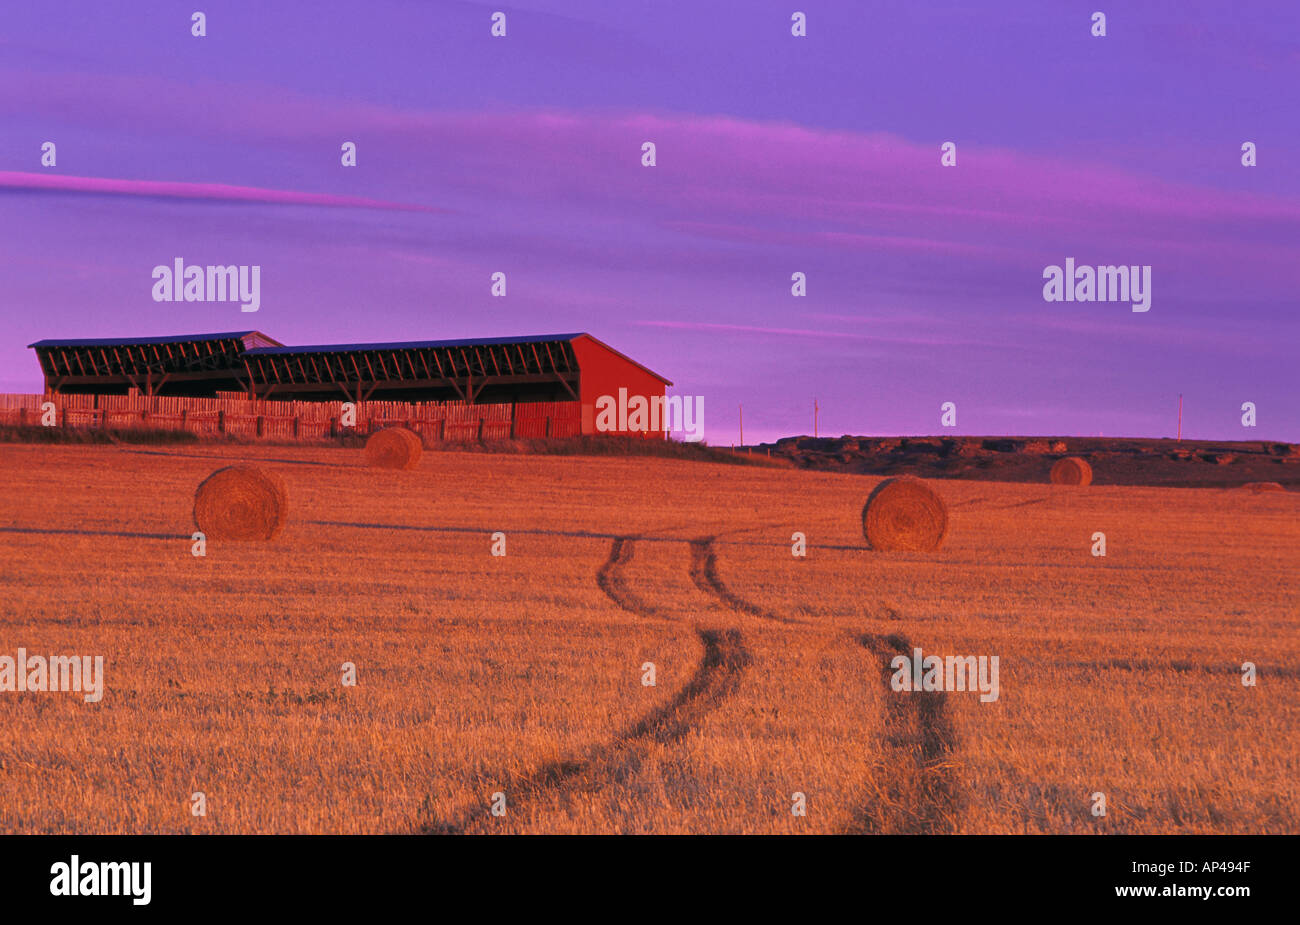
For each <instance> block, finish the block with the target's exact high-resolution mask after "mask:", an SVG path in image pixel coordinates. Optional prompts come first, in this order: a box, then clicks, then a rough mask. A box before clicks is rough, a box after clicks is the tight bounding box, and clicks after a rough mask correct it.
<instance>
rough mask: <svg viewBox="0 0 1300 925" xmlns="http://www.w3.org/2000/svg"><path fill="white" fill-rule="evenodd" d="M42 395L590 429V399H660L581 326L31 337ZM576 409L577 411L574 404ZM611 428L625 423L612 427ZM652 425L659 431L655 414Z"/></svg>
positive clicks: (645, 377)
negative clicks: (406, 412) (369, 337)
mask: <svg viewBox="0 0 1300 925" xmlns="http://www.w3.org/2000/svg"><path fill="white" fill-rule="evenodd" d="M28 346H30V347H31V348H32V349H33V350H35V351H36V357H37V360H38V361H39V362H40V364H41V370H42V372H43V373H44V376H45V391H46V393H47V394H51V395H62V394H78V393H79V394H96V395H126V394H140V395H144V396H189V397H195V398H198V397H218V396H221V395H229V394H230V393H236V392H237V393H243V394H244V395H246V396H247V397H248V398H249V399H252V400H266V399H282V400H293V401H320V402H325V401H330V402H337V401H340V400H344V401H354V402H416V403H418V402H463V403H465V404H468V405H480V404H481V405H509V406H512V407H513V406H515V405H519V404H529V403H536V402H552V403H557V402H558V403H565V404H572V405H573V406H576V407H575V409H574V410H575V412H578V414H580V417H581V422H582V424H581V432H582V433H584V434H590V433H595V432H596V421H597V413H596V407H597V402H598V400H599V399H601V398H602V396H610V397H611V398H612V399H613V400H615V401H617V400H618V398H619V396H620V392H621V390H624V389H625V390H626V392H625V393H622V394H623V395H625V396H628V397H632V396H643V397H644V398H645V399H646V400H647V401H649V400H650V399H653V398H655V397H659V398H662V397H663V396H664V394H665V389H666V387H667V386H670V385H672V383H671V382H669V381H668V380H667V379H665V378H664V377H663V376H660V375H659V374H658V373H655V372H652V371H651V370H649V369H647V368H646V367H644V366H642V365H641V364H640V363H637V362H635V361H634V360H632V359H630V358H628V357H626V356H624V355H623V354H621V353H619V352H618V351H617V350H615V349H613V348H612V347H610V346H608V345H607V344H604V343H602V342H601V341H599V340H597V339H596V338H594V337H592V336H591V335H590V334H581V333H580V334H554V335H545V336H534V337H513V338H512V337H498V338H486V339H474V340H439V341H410V342H403V343H388V344H327V345H315V346H303V347H291V346H285V345H284V344H281V343H280V342H279V341H276V340H274V339H272V338H270V337H267V336H266V335H265V334H262V333H261V332H259V331H236V332H229V333H222V334H191V335H178V336H172V337H145V338H123V339H115V338H109V339H95V340H41V341H37V342H36V343H34V344H29V345H28ZM579 409H580V411H579ZM610 432H613V433H626V432H627V431H626V430H620V429H618V428H617V427H615V428H612V429H610ZM649 433H650V434H651V435H658V436H663V435H664V431H663V429H662V424H661V423H660V427H659V428H658V429H656V430H652V431H649Z"/></svg>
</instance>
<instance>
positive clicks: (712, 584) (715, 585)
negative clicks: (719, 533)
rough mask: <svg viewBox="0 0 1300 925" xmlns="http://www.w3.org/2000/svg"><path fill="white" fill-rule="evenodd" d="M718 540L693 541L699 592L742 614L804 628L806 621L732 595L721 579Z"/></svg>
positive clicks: (693, 576)
mask: <svg viewBox="0 0 1300 925" xmlns="http://www.w3.org/2000/svg"><path fill="white" fill-rule="evenodd" d="M717 539H718V538H717V537H716V536H705V537H700V538H699V539H695V540H691V541H690V542H691V580H692V581H694V582H695V587H697V588H699V589H700V590H701V591H703V592H704V593H705V594H708V595H710V596H711V597H715V598H718V599H719V600H721V601H722V602H723V603H724V604H726V605H727V606H728V607H730V608H732V609H733V610H739V611H741V612H742V613H747V614H750V615H751V616H755V617H758V618H759V619H762V620H770V621H772V622H773V623H785V624H787V625H790V624H805V625H806V622H805V621H804V620H798V619H796V618H794V617H787V616H784V615H782V614H779V613H777V612H776V611H774V610H768V609H767V608H765V607H760V606H759V605H758V604H755V603H754V602H752V601H747V600H745V599H744V598H743V597H739V596H737V595H736V594H734V593H733V592H732V590H731V589H730V588H728V587H727V586H726V584H725V583H723V581H722V577H721V576H720V575H718V554H717V550H716V548H715V546H714V544H715V543H716V541H717Z"/></svg>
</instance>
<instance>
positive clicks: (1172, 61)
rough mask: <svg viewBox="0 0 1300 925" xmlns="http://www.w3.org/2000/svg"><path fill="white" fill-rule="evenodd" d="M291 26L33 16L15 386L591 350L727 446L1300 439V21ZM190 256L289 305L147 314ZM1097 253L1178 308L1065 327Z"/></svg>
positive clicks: (14, 145) (457, 5)
mask: <svg viewBox="0 0 1300 925" xmlns="http://www.w3.org/2000/svg"><path fill="white" fill-rule="evenodd" d="M287 6H288V5H287V4H268V3H263V2H256V3H251V2H250V3H207V2H203V0H196V2H195V3H194V4H192V5H191V6H190V7H185V8H182V7H179V6H177V5H176V4H167V3H158V4H153V3H131V4H104V3H77V4H65V3H58V2H46V3H39V4H11V5H10V7H9V8H7V9H6V11H5V13H4V15H3V17H0V126H3V127H2V128H0V317H2V318H3V327H2V329H0V333H3V337H0V391H37V390H39V388H40V377H39V370H38V367H37V364H36V361H35V358H34V356H33V354H32V351H30V350H27V349H26V346H25V345H26V344H28V343H30V342H31V341H33V340H37V339H39V338H43V337H111V336H122V335H126V336H131V335H150V334H174V333H185V332H202V331H229V330H240V329H244V328H257V329H259V330H263V331H265V332H266V333H268V334H270V335H271V336H272V337H275V338H277V339H279V340H281V341H283V342H285V343H289V344H294V343H311V344H315V343H325V342H333V341H338V342H355V341H394V340H412V339H423V338H454V337H477V336H508V335H512V334H543V333H552V332H566V331H575V330H585V331H590V332H591V333H592V334H594V335H595V336H597V337H599V338H600V339H602V340H604V341H606V342H608V343H610V344H611V345H613V346H614V347H616V348H618V349H621V350H623V351H624V352H626V353H628V354H630V355H631V356H633V357H634V358H636V359H638V360H640V361H641V362H643V363H645V364H646V365H647V366H649V367H650V368H652V369H654V370H656V371H657V372H660V373H662V374H664V375H665V376H667V377H668V378H669V379H672V380H674V382H675V383H676V386H677V388H676V390H675V391H677V392H679V393H682V394H687V395H703V396H704V398H705V425H706V431H705V433H706V438H707V439H708V440H709V442H711V443H714V444H722V445H726V444H728V443H731V442H733V441H735V439H736V416H737V415H736V409H737V405H738V404H739V403H742V402H743V404H744V412H745V423H746V429H745V438H746V440H747V441H748V442H754V441H755V440H760V439H771V438H774V437H777V436H783V435H788V434H793V433H807V432H811V429H812V401H813V398H814V397H816V398H817V399H818V400H819V401H820V404H821V407H822V414H821V425H822V432H823V433H829V434H840V433H846V432H847V433H868V434H869V433H879V434H886V433H888V434H893V433H937V432H940V431H941V430H943V432H947V433H952V432H956V433H967V434H1001V433H1009V434H1080V435H1092V434H1097V433H1103V434H1106V435H1142V436H1172V435H1173V431H1174V425H1175V414H1176V410H1177V401H1178V394H1179V393H1180V392H1181V393H1184V395H1185V412H1184V436H1189V437H1204V438H1229V439H1232V438H1236V439H1289V440H1300V389H1297V383H1298V382H1300V375H1297V362H1296V353H1297V345H1300V315H1297V313H1296V305H1297V297H1296V293H1297V291H1298V290H1300V3H1297V2H1295V0H1275V2H1251V3H1241V2H1216V3H1205V2H1188V0H1170V2H1140V0H1126V2H1124V3H1116V4H1109V3H1106V2H1105V0H1088V2H1087V3H1076V2H1072V0H1054V2H1051V3H1044V2H1042V0H1024V2H1005V0H1004V2H999V3H996V4H989V5H987V6H991V7H995V8H996V10H997V11H996V12H978V11H977V10H976V9H975V8H976V7H981V6H986V5H984V4H972V3H969V2H968V0H963V2H922V0H918V2H915V3H889V4H884V3H880V4H876V3H867V2H863V0H846V2H824V0H786V2H783V3H774V2H767V0H744V2H741V0H736V2H710V0H686V2H679V0H652V2H634V0H619V2H612V0H530V2H525V3H516V4H511V5H508V6H507V5H503V4H499V3H496V2H491V3H487V4H481V3H469V2H449V3H417V2H414V0H410V2H374V0H372V2H367V3H354V2H349V3H327V2H322V3H316V4H313V5H311V7H309V8H307V9H310V10H312V11H314V12H304V11H302V9H303V8H299V10H298V11H296V12H291V11H289V10H287V9H285V7H287ZM195 8H197V9H202V10H203V11H204V12H205V13H206V14H207V17H208V23H207V27H208V35H207V37H206V38H195V37H192V36H191V35H190V20H189V14H190V12H191V11H192V10H193V9H195ZM498 9H499V10H504V11H505V12H506V13H507V16H508V20H507V21H508V33H509V34H508V36H507V37H506V38H504V39H494V38H492V37H491V36H490V35H489V19H490V15H491V13H492V12H493V11H494V10H498ZM1096 9H1101V10H1104V11H1105V12H1107V14H1108V23H1107V31H1108V35H1107V36H1106V37H1105V38H1094V37H1092V36H1091V35H1090V15H1091V13H1092V11H1093V10H1096ZM793 10H802V11H804V12H806V13H807V14H808V33H809V34H808V36H807V37H806V38H794V37H792V36H791V35H790V14H791V12H792V11H793ZM45 141H53V142H55V143H56V144H57V146H58V165H57V167H55V168H43V167H41V166H40V146H41V143H42V142H45ZM344 141H354V142H356V143H357V145H358V166H357V167H356V168H344V167H342V166H341V165H340V163H339V153H340V152H339V147H340V145H341V143H342V142H344ZM643 141H654V142H655V143H656V145H657V149H658V152H657V153H658V166H656V167H654V168H653V169H651V168H644V167H642V166H641V164H640V146H641V143H642V142H643ZM945 141H954V142H956V143H957V145H958V166H957V167H956V168H943V167H940V165H939V146H940V144H941V143H943V142H945ZM1244 141H1252V142H1255V143H1256V145H1257V146H1258V152H1259V153H1258V157H1259V166H1258V167H1254V168H1247V167H1243V166H1241V163H1240V157H1241V144H1242V142H1244ZM175 257H183V258H184V259H185V260H186V261H187V262H188V263H197V264H210V263H211V264H257V265H260V266H261V267H262V277H261V278H262V293H261V306H262V307H261V310H260V311H259V312H257V313H256V314H252V313H248V314H244V313H241V312H240V311H239V307H238V305H235V304H232V303H206V304H204V303H188V304H187V303H156V302H154V301H153V300H152V299H151V297H150V290H151V287H152V283H153V281H152V279H151V276H150V272H151V270H152V268H153V267H154V266H155V265H157V264H170V263H171V261H172V259H173V258H175ZM1066 257H1074V258H1075V259H1076V261H1077V262H1079V263H1081V264H1083V263H1087V264H1138V265H1143V264H1149V265H1151V266H1152V277H1153V283H1152V289H1153V296H1152V303H1151V304H1152V307H1151V310H1150V311H1149V312H1148V313H1146V314H1140V313H1133V312H1132V311H1131V310H1130V307H1129V305H1128V304H1127V303H1047V302H1044V301H1043V298H1042V286H1043V280H1042V272H1043V268H1044V267H1045V266H1048V265H1050V264H1062V263H1064V260H1065V258H1066ZM498 270H500V271H504V272H506V273H507V274H508V280H509V283H508V285H509V295H508V296H507V297H506V298H504V299H501V298H492V297H491V295H490V294H489V283H490V281H489V277H490V275H491V274H492V273H493V272H494V271H498ZM795 271H802V272H804V273H806V274H807V275H808V295H807V297H805V298H794V297H793V296H791V294H790V275H791V273H793V272H795ZM945 401H953V402H956V404H957V408H958V425H959V426H958V427H957V428H956V429H955V431H950V430H947V429H941V428H940V426H939V406H940V404H941V403H942V402H945ZM1244 401H1253V402H1255V403H1256V405H1257V407H1258V420H1259V426H1258V427H1256V428H1254V429H1246V428H1243V427H1242V426H1241V424H1240V418H1241V412H1240V406H1241V404H1242V402H1244Z"/></svg>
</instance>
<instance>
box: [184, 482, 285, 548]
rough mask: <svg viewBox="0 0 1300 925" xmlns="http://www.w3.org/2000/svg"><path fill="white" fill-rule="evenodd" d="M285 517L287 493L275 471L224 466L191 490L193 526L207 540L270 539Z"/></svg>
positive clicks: (277, 534) (280, 527) (278, 529)
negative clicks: (192, 497)
mask: <svg viewBox="0 0 1300 925" xmlns="http://www.w3.org/2000/svg"><path fill="white" fill-rule="evenodd" d="M288 516H289V493H288V491H287V490H286V489H285V487H284V479H282V478H281V477H280V475H279V474H278V473H275V472H268V471H267V470H265V469H262V468H259V467H258V466H248V465H239V466H226V467H225V468H224V469H218V470H217V471H216V472H214V473H212V474H211V475H209V476H208V477H207V478H206V479H204V480H203V481H202V482H201V483H200V484H199V487H198V490H197V491H195V492H194V525H195V526H196V527H198V528H199V530H201V531H202V532H203V534H204V535H205V536H206V537H207V538H208V539H216V540H273V539H275V538H276V537H277V536H279V535H280V531H281V530H283V529H284V522H285V520H286V519H287V518H288Z"/></svg>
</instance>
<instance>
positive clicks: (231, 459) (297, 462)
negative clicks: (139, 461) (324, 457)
mask: <svg viewBox="0 0 1300 925" xmlns="http://www.w3.org/2000/svg"><path fill="white" fill-rule="evenodd" d="M123 452H124V453H137V454H139V455H141V456H169V457H184V458H186V459H219V460H222V461H223V462H225V463H227V464H229V465H234V464H236V463H243V462H268V463H283V464H284V465H286V466H324V467H325V468H326V469H356V468H365V467H364V466H362V465H360V464H359V463H331V462H317V461H315V460H312V459H284V458H282V457H279V456H253V455H250V454H248V453H240V454H238V455H231V454H229V453H227V454H226V455H224V456H223V455H221V454H218V453H169V452H164V451H163V450H123Z"/></svg>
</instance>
